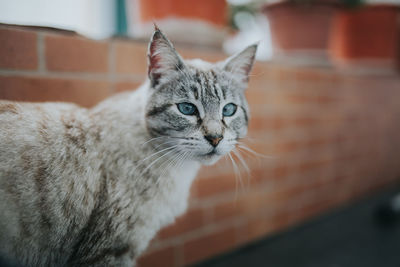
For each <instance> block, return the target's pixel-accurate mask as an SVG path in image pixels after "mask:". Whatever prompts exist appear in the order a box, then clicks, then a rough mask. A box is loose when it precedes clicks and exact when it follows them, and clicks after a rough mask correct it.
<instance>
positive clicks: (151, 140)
mask: <svg viewBox="0 0 400 267" xmlns="http://www.w3.org/2000/svg"><path fill="white" fill-rule="evenodd" d="M161 138H169V137H168V136H158V137H154V138H151V139H149V140H147V141H146V142H144V143H142V144H141V145H140V146H144V145H145V144H147V143H150V142H153V141H155V140H159V139H161Z"/></svg>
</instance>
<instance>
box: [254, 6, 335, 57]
mask: <svg viewBox="0 0 400 267" xmlns="http://www.w3.org/2000/svg"><path fill="white" fill-rule="evenodd" d="M335 10H336V5H335V4H334V3H330V2H322V1H321V2H316V3H313V4H310V5H305V4H296V3H293V2H280V3H277V4H272V5H271V4H269V5H268V4H267V5H265V6H264V7H263V9H262V11H263V13H264V14H265V15H266V16H267V19H268V21H269V24H270V29H271V39H272V43H273V48H274V53H275V54H291V55H293V54H298V53H304V52H305V53H306V54H307V53H310V54H316V52H317V53H321V54H322V55H325V54H326V52H327V48H328V41H329V30H330V28H331V23H332V18H333V14H334V12H335Z"/></svg>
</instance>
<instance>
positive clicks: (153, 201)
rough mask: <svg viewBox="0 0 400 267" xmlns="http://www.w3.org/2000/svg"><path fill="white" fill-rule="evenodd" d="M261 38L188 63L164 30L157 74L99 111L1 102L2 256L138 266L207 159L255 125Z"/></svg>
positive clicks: (153, 69)
mask: <svg viewBox="0 0 400 267" xmlns="http://www.w3.org/2000/svg"><path fill="white" fill-rule="evenodd" d="M256 49H257V45H252V46H249V47H248V48H246V49H245V50H244V51H243V52H241V53H239V54H237V55H235V56H233V57H231V58H228V59H227V60H226V61H224V62H219V63H217V64H210V63H206V62H203V61H201V60H195V61H184V60H183V59H182V58H181V57H180V56H179V55H178V54H177V52H176V51H175V49H174V48H173V46H172V44H171V43H170V42H169V41H168V39H167V38H166V37H165V36H164V35H163V34H162V33H161V31H160V30H159V29H156V30H155V32H154V34H153V37H152V40H151V42H150V44H149V52H148V58H149V69H148V74H149V75H148V76H149V80H148V81H146V82H145V84H144V85H142V86H141V87H140V88H139V89H138V90H136V91H135V92H133V93H131V92H130V93H124V94H120V95H116V96H114V97H112V98H110V99H107V100H105V101H103V102H102V103H100V104H98V105H97V106H96V107H94V108H92V109H85V108H81V107H78V106H76V105H72V104H63V103H43V104H32V103H16V102H6V101H0V214H1V219H0V256H2V257H3V258H5V259H7V260H8V261H11V262H16V263H18V264H21V265H23V266H132V265H134V261H135V259H136V258H137V257H138V256H139V255H140V254H141V253H142V252H143V251H144V249H145V248H146V247H147V245H148V243H149V241H150V240H151V239H152V238H153V237H154V235H155V234H156V233H157V231H158V230H159V229H160V228H161V227H163V226H165V225H167V224H169V223H171V222H173V220H174V218H175V217H176V216H177V215H180V214H182V213H183V212H184V211H185V209H186V207H187V199H188V195H189V188H190V185H191V183H192V181H193V179H194V177H195V175H196V172H197V171H198V169H199V167H200V165H201V164H212V163H215V162H216V161H217V160H218V159H219V158H220V157H221V156H223V155H225V154H227V153H229V152H230V151H231V150H232V149H233V148H234V147H235V145H236V144H237V142H238V139H240V138H243V137H244V136H245V135H246V132H247V124H248V106H247V102H246V99H245V97H244V90H245V88H246V86H247V80H248V74H249V72H250V70H251V67H252V64H253V61H254V56H255V52H256Z"/></svg>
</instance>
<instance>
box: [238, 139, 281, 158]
mask: <svg viewBox="0 0 400 267" xmlns="http://www.w3.org/2000/svg"><path fill="white" fill-rule="evenodd" d="M237 147H238V148H241V149H243V150H246V151H247V152H250V153H251V154H252V155H254V156H257V157H261V158H275V156H272V155H265V154H261V153H258V152H256V151H254V150H253V149H251V148H249V147H248V146H246V145H245V143H243V142H238V146H237Z"/></svg>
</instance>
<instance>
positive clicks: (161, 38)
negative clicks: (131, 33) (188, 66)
mask: <svg viewBox="0 0 400 267" xmlns="http://www.w3.org/2000/svg"><path fill="white" fill-rule="evenodd" d="M154 27H155V29H154V33H153V36H152V37H151V40H150V43H149V48H148V52H147V59H148V76H149V79H150V81H151V84H152V86H153V87H154V86H156V85H157V84H158V83H159V82H160V79H162V78H163V77H164V76H167V75H168V74H170V72H171V71H180V70H182V69H183V68H184V63H183V60H182V58H181V57H180V56H179V54H178V53H177V52H176V50H175V48H174V46H173V45H172V43H171V42H170V41H169V40H168V38H167V37H166V36H165V35H164V34H163V33H162V32H161V30H160V29H159V28H158V27H157V26H154Z"/></svg>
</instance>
